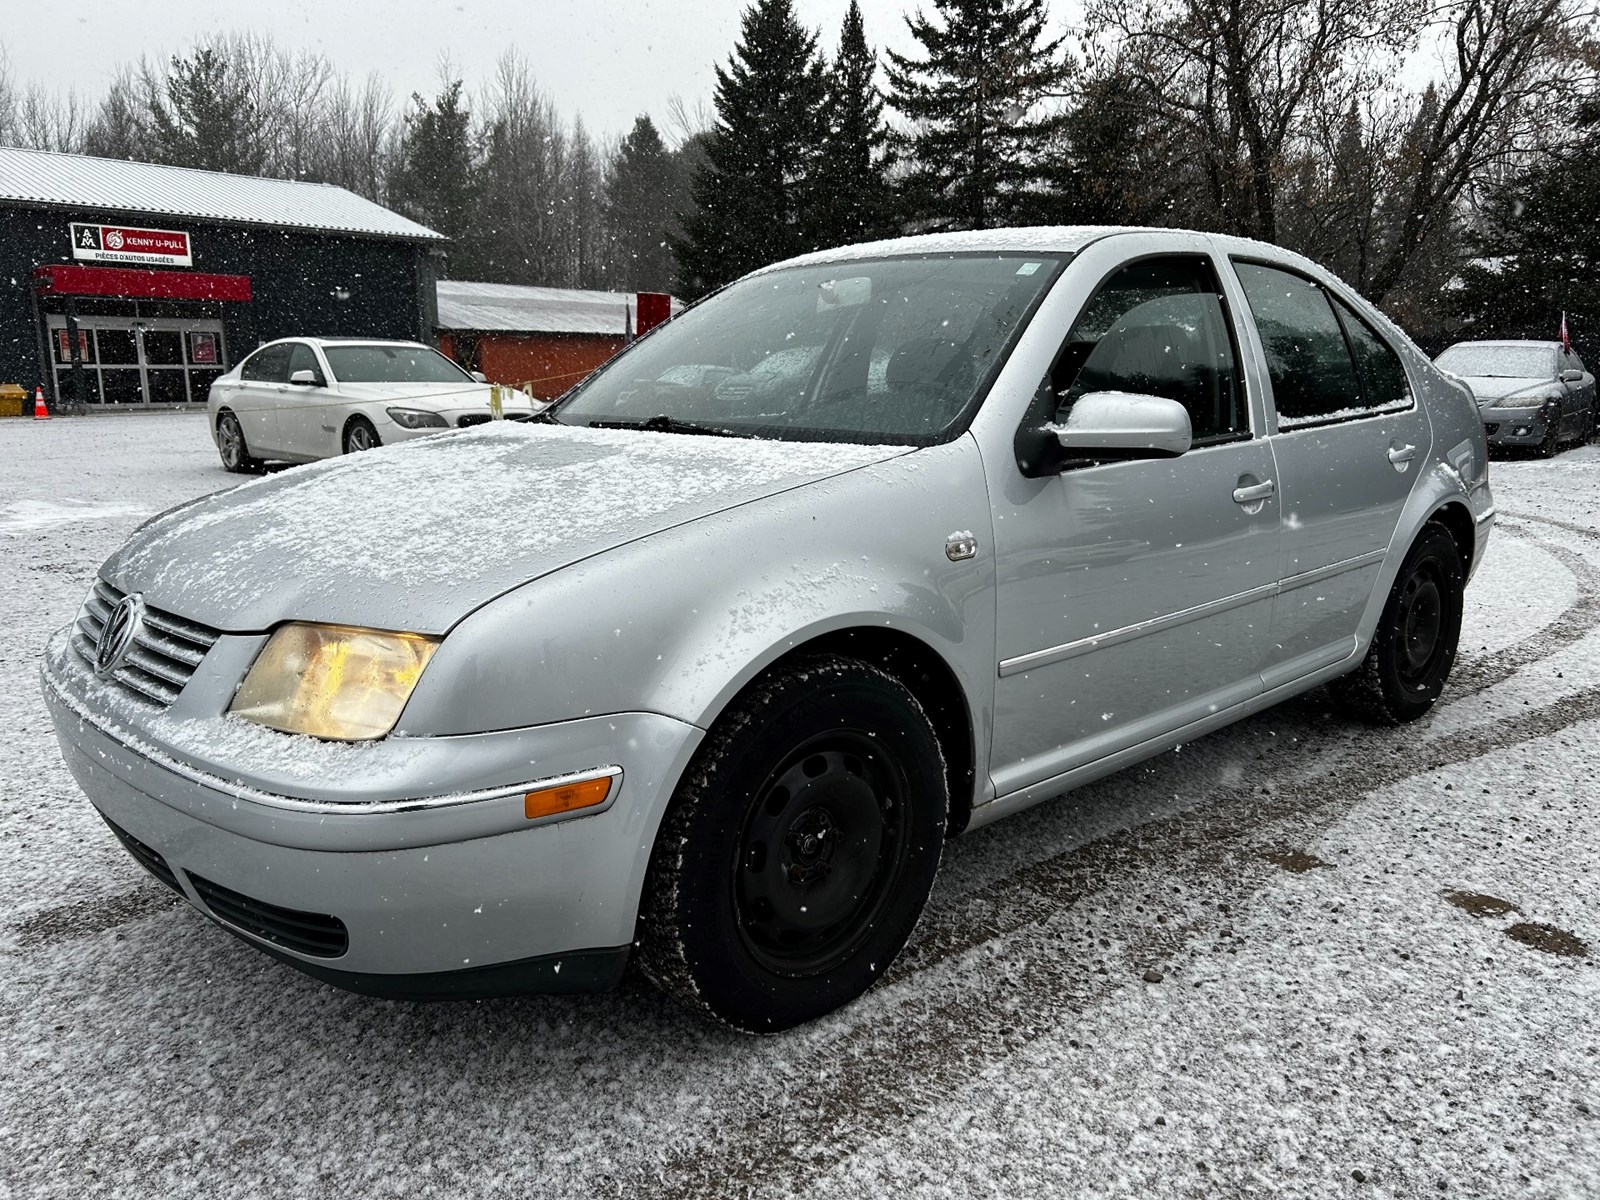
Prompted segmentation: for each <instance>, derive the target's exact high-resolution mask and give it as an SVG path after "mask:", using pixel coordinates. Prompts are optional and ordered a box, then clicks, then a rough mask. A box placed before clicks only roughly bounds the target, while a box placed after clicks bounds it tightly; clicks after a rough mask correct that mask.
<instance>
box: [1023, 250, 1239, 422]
mask: <svg viewBox="0 0 1600 1200" xmlns="http://www.w3.org/2000/svg"><path fill="white" fill-rule="evenodd" d="M1050 386H1051V388H1052V390H1053V391H1054V393H1055V396H1056V401H1057V417H1056V419H1057V420H1058V421H1059V420H1063V419H1065V416H1066V413H1067V412H1068V411H1069V410H1070V409H1071V407H1072V405H1073V404H1074V403H1076V402H1077V400H1078V398H1079V397H1081V396H1085V395H1087V394H1088V393H1090V392H1130V393H1133V394H1135V395H1143V396H1161V397H1164V398H1165V399H1169V400H1176V401H1177V402H1178V403H1180V404H1182V405H1183V406H1184V408H1186V409H1188V411H1189V425H1190V429H1191V431H1192V436H1193V438H1194V441H1195V442H1196V443H1203V442H1207V441H1218V440H1225V439H1230V438H1234V437H1238V436H1243V435H1248V433H1249V429H1250V419H1249V413H1248V411H1247V409H1246V407H1245V403H1244V395H1243V390H1242V389H1241V387H1240V385H1239V371H1238V364H1237V358H1236V356H1235V354H1234V348H1233V339H1232V337H1231V335H1230V333H1229V328H1228V318H1227V315H1226V314H1225V313H1224V311H1223V307H1222V298H1221V296H1220V295H1219V293H1218V289H1217V285H1216V277H1215V275H1214V273H1213V272H1212V269H1211V267H1210V264H1209V263H1208V262H1206V260H1204V259H1201V258H1187V257H1186V258H1163V259H1146V260H1144V261H1142V262H1136V263H1131V264H1129V265H1128V266H1126V267H1123V268H1122V269H1121V270H1120V271H1118V272H1117V273H1116V274H1115V275H1113V276H1112V277H1111V278H1110V279H1108V280H1107V281H1106V282H1105V283H1104V284H1103V285H1102V286H1101V288H1100V290H1099V291H1098V292H1096V293H1095V296H1094V298H1093V299H1092V300H1090V301H1089V303H1088V305H1087V307H1085V309H1084V310H1083V313H1082V314H1081V315H1080V316H1079V317H1078V319H1077V321H1076V322H1075V323H1074V324H1073V327H1072V330H1071V332H1069V333H1068V334H1067V339H1066V343H1065V345H1064V346H1063V347H1062V350H1061V353H1060V355H1059V356H1058V357H1057V359H1056V363H1055V366H1054V367H1053V368H1052V369H1051V379H1050Z"/></svg>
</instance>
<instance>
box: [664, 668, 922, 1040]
mask: <svg viewBox="0 0 1600 1200" xmlns="http://www.w3.org/2000/svg"><path fill="white" fill-rule="evenodd" d="M948 807H949V789H948V784H947V783H946V778H945V770H944V758H943V755H942V754H941V752H940V749H939V743H938V739H937V737H936V736H935V734H934V731H933V727H932V725H931V724H930V723H929V721H928V718H927V715H926V714H925V713H924V712H923V710H922V706H921V705H920V704H918V703H917V700H916V698H915V697H914V696H913V695H912V694H911V693H910V692H909V691H908V690H907V689H906V687H905V685H904V684H902V683H901V682H900V681H899V680H898V679H896V678H894V677H893V676H892V675H889V674H887V673H886V672H884V671H881V670H879V669H878V668H876V667H873V666H869V665H868V664H866V663H862V662H857V661H855V660H853V659H846V658H840V657H835V656H831V655H830V656H818V657H815V658H810V659H805V660H802V661H799V662H796V663H794V664H791V665H789V666H785V667H780V668H778V669H777V670H775V671H773V672H772V673H771V674H769V675H767V676H765V677H764V678H763V679H761V680H760V681H758V682H757V683H756V684H755V685H753V686H752V687H751V688H750V689H749V690H748V691H747V692H746V693H745V695H744V696H742V697H741V698H740V699H739V700H737V701H736V702H735V703H734V705H733V706H732V707H731V708H730V710H729V711H728V712H727V713H726V714H725V715H724V716H723V718H722V719H721V720H720V721H719V722H718V723H717V725H716V727H715V728H714V729H713V730H712V733H711V734H710V736H709V737H708V738H707V740H706V743H705V744H704V745H703V746H702V747H701V749H700V751H699V752H698V753H697V755H696V756H695V760H694V762H693V763H692V764H691V765H690V768H689V770H688V771H687V772H686V774H685V777H684V780H683V783H682V784H681V785H680V786H679V789H678V792H677V795H676V796H674V798H673V801H672V805H671V807H670V808H669V809H668V812H667V816H666V818H665V819H664V821H663V822H662V827H661V832H660V834H659V835H658V836H657V838H656V846H655V851H654V853H653V855H652V859H651V865H650V876H649V880H648V882H647V885H646V893H645V903H644V906H643V912H642V914H641V921H640V938H639V943H640V945H639V963H640V966H641V967H642V968H643V970H644V972H645V974H646V975H648V976H649V977H650V978H651V979H653V980H655V982H656V983H658V984H659V985H660V986H661V987H662V988H664V989H665V990H666V991H667V992H668V993H670V994H671V995H672V996H673V997H674V998H676V999H677V1000H679V1001H680V1002H682V1003H683V1004H685V1005H687V1006H688V1007H690V1008H692V1009H695V1010H698V1011H699V1012H701V1013H702V1014H704V1015H707V1016H710V1017H713V1018H715V1019H717V1020H720V1021H723V1022H725V1023H727V1024H729V1025H733V1026H735V1027H737V1028H739V1029H745V1030H750V1031H752V1032H776V1031H778V1030H781V1029H787V1028H789V1027H791V1026H794V1025H798V1024H800V1023H801V1022H803V1021H809V1020H811V1019H812V1018H814V1017H818V1016H821V1015H822V1014H824V1013H827V1012H831V1011H832V1010H833V1009H835V1008H838V1007H839V1006H840V1005H842V1004H846V1003H848V1002H849V1001H851V1000H853V999H855V998H856V997H857V996H859V995H860V994H861V993H862V992H864V991H866V990H867V989H868V988H869V987H871V986H872V984H873V982H874V981H876V980H877V978H878V977H879V976H880V975H882V974H883V972H884V970H886V969H887V968H888V966H889V964H890V963H891V962H892V961H893V960H894V958H895V956H896V955H897V954H899V952H900V949H901V947H902V946H904V945H905V942H906V939H907V938H908V937H910V935H911V930H912V928H913V927H914V926H915V925H916V921H917V918H918V916H919V915H920V914H921V912H922V907H923V904H924V903H925V902H926V900H927V897H928V892H929V890H930V889H931V888H932V886H933V878H934V875H935V874H936V873H937V871H938V868H939V857H940V853H941V851H942V849H943V842H944V830H945V821H946V814H947V811H948Z"/></svg>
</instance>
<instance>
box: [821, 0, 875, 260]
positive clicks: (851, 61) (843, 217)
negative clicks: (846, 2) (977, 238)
mask: <svg viewBox="0 0 1600 1200" xmlns="http://www.w3.org/2000/svg"><path fill="white" fill-rule="evenodd" d="M877 73H878V59H877V56H876V55H875V54H874V53H873V52H872V48H871V47H870V46H868V45H867V32H866V27H865V26H864V25H863V23H862V20H861V8H860V6H859V5H858V4H857V3H856V0H850V7H849V9H847V10H846V12H845V16H844V28H843V29H842V30H841V32H840V34H839V52H838V54H837V56H835V58H834V60H833V65H832V67H831V68H830V69H829V71H828V79H827V82H828V100H827V108H826V110H825V119H826V122H827V126H826V130H825V132H824V135H823V140H822V150H821V153H820V154H819V155H818V157H817V164H816V171H815V174H814V176H813V178H812V180H811V193H812V196H813V200H812V203H811V204H810V206H809V207H810V209H811V224H812V239H811V240H812V241H813V242H814V243H815V244H816V245H818V246H843V245H849V244H850V243H852V242H863V241H870V240H871V239H872V238H876V237H883V236H885V235H887V234H889V233H891V232H893V224H894V220H893V218H894V213H893V208H892V204H893V196H892V193H891V192H890V189H889V183H888V178H887V174H888V169H889V156H888V153H887V149H886V144H887V142H888V139H889V131H888V129H887V128H886V127H885V125H884V122H883V94H882V93H881V92H880V91H879V90H878V85H877V82H876V78H875V77H876V75H877Z"/></svg>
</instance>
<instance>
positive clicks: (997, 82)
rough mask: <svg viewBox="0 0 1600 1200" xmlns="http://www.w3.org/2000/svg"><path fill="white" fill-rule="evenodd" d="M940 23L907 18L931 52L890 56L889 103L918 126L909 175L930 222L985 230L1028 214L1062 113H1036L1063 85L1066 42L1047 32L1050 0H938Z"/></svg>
mask: <svg viewBox="0 0 1600 1200" xmlns="http://www.w3.org/2000/svg"><path fill="white" fill-rule="evenodd" d="M934 9H935V10H936V11H937V13H938V17H939V21H940V22H941V23H939V24H936V23H934V22H933V21H930V20H929V19H928V17H927V16H926V15H924V14H923V13H922V12H919V13H918V14H917V15H916V16H915V17H908V18H906V24H907V26H908V27H909V28H910V30H911V34H912V36H913V37H914V38H916V40H917V41H918V42H919V43H921V45H922V49H923V51H924V53H925V55H926V57H924V58H921V59H917V58H911V57H907V56H905V55H901V54H896V53H895V52H894V51H892V50H891V51H890V52H889V64H890V65H889V68H888V74H889V84H890V89H891V90H890V94H889V103H890V104H891V105H892V106H893V107H894V108H895V109H897V110H898V111H899V112H900V113H902V114H903V115H904V116H905V117H906V118H907V119H908V120H910V121H911V122H912V123H913V126H914V131H913V132H912V133H911V134H910V135H909V136H907V137H905V138H904V139H903V144H904V147H905V149H906V151H907V152H908V154H909V157H910V158H911V159H912V160H913V162H914V164H915V165H914V166H913V168H912V170H911V171H910V173H909V174H908V175H907V177H906V179H905V181H904V192H905V197H906V203H907V205H908V207H909V211H910V212H911V214H912V215H913V216H914V217H915V218H916V219H917V220H918V221H919V223H921V224H922V225H924V226H925V227H928V228H935V229H984V228H989V227H991V226H995V225H1004V224H1008V223H1013V222H1016V221H1018V220H1019V219H1024V218H1026V217H1027V216H1028V215H1029V212H1030V209H1031V208H1032V207H1034V206H1035V205H1037V204H1038V202H1039V201H1040V199H1041V198H1042V194H1043V187H1042V179H1043V176H1044V174H1045V167H1044V160H1045V155H1046V152H1047V150H1048V148H1049V146H1050V143H1051V142H1052V140H1053V139H1054V138H1055V137H1056V136H1057V135H1058V133H1059V132H1060V128H1061V120H1062V119H1061V117H1060V116H1059V115H1047V116H1042V117H1030V116H1029V115H1028V113H1029V110H1030V109H1031V108H1032V107H1033V106H1034V105H1035V104H1036V103H1037V102H1038V101H1039V100H1040V99H1041V98H1043V97H1045V96H1048V95H1051V94H1053V93H1054V92H1056V91H1057V90H1058V89H1059V88H1060V87H1061V85H1062V84H1063V83H1064V82H1065V81H1066V78H1067V76H1068V73H1069V70H1070V68H1069V66H1068V63H1067V61H1066V59H1065V57H1064V55H1063V53H1062V49H1061V46H1062V40H1063V39H1061V38H1055V39H1053V40H1047V39H1046V38H1045V33H1044V27H1045V16H1046V14H1045V0H934Z"/></svg>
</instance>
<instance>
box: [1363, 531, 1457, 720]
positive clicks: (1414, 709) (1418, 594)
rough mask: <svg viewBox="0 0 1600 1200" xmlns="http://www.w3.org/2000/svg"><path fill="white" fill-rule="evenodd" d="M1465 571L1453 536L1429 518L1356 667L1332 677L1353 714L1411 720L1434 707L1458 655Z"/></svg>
mask: <svg viewBox="0 0 1600 1200" xmlns="http://www.w3.org/2000/svg"><path fill="white" fill-rule="evenodd" d="M1465 590H1466V576H1465V572H1464V571H1463V569H1462V565H1461V552H1460V550H1458V549H1457V548H1456V542H1455V538H1453V537H1451V536H1450V532H1449V530H1447V529H1445V528H1444V527H1443V526H1440V525H1435V524H1429V525H1427V526H1426V527H1425V528H1424V529H1423V531H1422V534H1421V536H1420V537H1418V538H1417V540H1416V542H1415V543H1414V544H1413V545H1412V547H1411V550H1410V552H1409V553H1408V554H1407V555H1406V558H1405V562H1404V563H1402V564H1401V566H1400V573H1399V575H1397V576H1396V577H1395V581H1394V587H1393V588H1391V589H1390V591H1389V599H1388V601H1387V603H1385V604H1384V606H1383V615H1382V616H1380V617H1379V618H1378V628H1377V631H1376V632H1375V633H1374V634H1373V635H1372V645H1371V647H1370V648H1369V649H1368V651H1367V657H1366V659H1365V660H1364V661H1363V662H1362V664H1361V666H1360V667H1359V668H1357V669H1356V670H1355V671H1354V672H1352V673H1351V674H1349V675H1346V676H1344V677H1343V678H1342V679H1337V680H1335V681H1334V683H1333V692H1334V695H1335V697H1337V698H1338V700H1339V701H1340V702H1341V704H1342V705H1343V706H1344V707H1345V708H1346V709H1347V710H1349V711H1350V712H1351V713H1352V714H1353V715H1355V716H1358V717H1361V718H1364V719H1366V720H1370V721H1375V722H1378V723H1381V724H1389V725H1393V724H1398V723H1400V722H1402V721H1414V720H1416V719H1417V718H1418V717H1420V716H1421V715H1422V714H1423V713H1425V712H1427V711H1428V710H1429V709H1430V708H1432V707H1433V703H1434V701H1435V700H1437V699H1438V698H1439V693H1440V692H1441V691H1442V690H1443V688H1444V682H1445V679H1446V678H1448V676H1449V674H1450V668H1451V666H1453V665H1454V663H1455V660H1456V645H1457V643H1458V642H1459V641H1460V638H1461V608H1462V596H1463V593H1464V592H1465Z"/></svg>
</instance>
